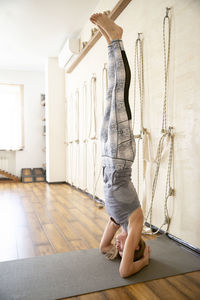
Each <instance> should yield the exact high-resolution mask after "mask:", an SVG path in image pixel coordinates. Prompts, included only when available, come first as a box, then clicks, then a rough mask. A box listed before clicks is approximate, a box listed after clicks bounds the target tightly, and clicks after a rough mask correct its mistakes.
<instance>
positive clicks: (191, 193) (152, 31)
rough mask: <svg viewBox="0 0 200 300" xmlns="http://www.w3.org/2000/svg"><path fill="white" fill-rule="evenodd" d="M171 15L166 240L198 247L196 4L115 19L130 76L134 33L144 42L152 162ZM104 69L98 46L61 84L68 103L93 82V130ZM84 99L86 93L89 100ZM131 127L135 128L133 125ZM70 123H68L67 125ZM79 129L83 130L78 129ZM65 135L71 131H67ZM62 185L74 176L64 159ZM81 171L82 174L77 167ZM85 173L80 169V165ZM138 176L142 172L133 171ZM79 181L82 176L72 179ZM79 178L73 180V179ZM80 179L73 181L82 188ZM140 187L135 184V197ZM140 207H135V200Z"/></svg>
mask: <svg viewBox="0 0 200 300" xmlns="http://www.w3.org/2000/svg"><path fill="white" fill-rule="evenodd" d="M116 3H117V1H116V0H112V1H109V3H108V1H105V0H101V1H100V2H99V4H98V6H97V8H96V9H95V11H97V12H98V11H104V10H111V9H112V8H113V7H114V5H115V4H116ZM166 7H171V8H172V10H171V12H170V14H171V16H172V40H171V63H170V80H169V98H168V104H167V124H168V126H174V128H175V140H174V165H173V173H174V174H173V175H174V182H173V185H172V186H174V188H175V192H176V195H175V197H170V199H169V201H168V206H169V212H170V217H171V218H172V219H171V225H170V228H169V232H170V233H171V234H173V235H175V236H177V237H179V238H181V239H183V240H185V241H186V242H189V243H191V244H193V245H194V246H196V247H200V238H199V232H198V229H199V224H200V223H199V211H200V201H199V195H200V185H199V181H200V171H199V166H200V156H199V153H200V143H199V140H200V139H199V138H200V134H199V128H200V118H199V114H200V101H199V98H200V89H199V86H200V76H199V71H200V54H199V53H200V41H199V38H198V37H199V36H200V18H199V16H200V1H198V0H182V1H176V0H165V1H163V0H152V1H146V0H134V1H132V2H131V3H130V4H129V5H128V7H127V8H126V9H125V10H124V12H122V14H121V15H120V16H119V17H118V19H117V20H116V22H117V23H118V24H119V25H121V26H122V27H123V29H124V35H123V41H124V45H125V49H126V52H127V56H128V59H129V63H130V66H131V70H132V76H133V71H134V54H135V52H134V51H135V50H134V48H135V40H136V39H137V36H138V32H142V33H143V38H144V80H145V100H144V127H145V128H147V129H148V131H149V132H150V135H151V140H152V144H151V146H152V152H153V158H155V157H156V150H157V146H158V142H159V139H160V137H161V133H160V130H161V125H162V106H163V96H164V65H163V44H162V43H163V37H162V22H163V18H164V16H165V8H166ZM91 27H93V26H92V25H90V24H89V23H88V24H86V26H85V28H84V30H83V32H82V34H81V38H82V41H84V40H88V39H89V37H90V28H91ZM106 61H107V50H106V42H105V41H104V39H103V38H101V39H100V40H99V41H98V42H97V44H96V45H95V46H94V47H93V48H92V49H91V51H90V52H89V53H88V54H87V56H86V57H85V58H84V59H83V61H82V62H81V63H80V64H79V65H78V66H77V68H76V69H75V70H74V71H73V72H72V73H71V74H70V75H67V76H66V93H67V101H69V99H70V97H71V95H74V93H75V90H76V89H77V88H78V89H79V91H80V101H81V99H82V96H81V93H82V89H83V83H84V81H86V82H87V86H88V90H89V87H90V79H91V76H92V74H93V73H95V74H96V77H97V111H98V114H97V127H98V130H100V126H101V118H102V115H101V103H102V102H101V101H102V83H101V78H102V68H103V65H104V63H105V62H106ZM88 97H89V93H88ZM130 104H131V108H132V109H133V77H132V83H131V88H130ZM137 122H138V121H137ZM69 123H70V122H69ZM136 125H137V126H136V127H138V124H136ZM82 126H85V124H82ZM68 129H69V130H70V128H68ZM91 157H92V148H91V147H90V146H89V147H88V154H87V158H88V160H87V170H88V171H87V178H88V180H89V184H88V190H89V192H90V193H92V189H93V170H92V166H91ZM67 162H68V163H67V180H68V181H70V172H71V170H75V165H76V161H75V159H74V157H70V155H69V152H67ZM79 167H80V169H81V166H79ZM82 167H84V165H82ZM95 169H96V172H98V170H99V169H100V146H98V157H97V160H96V168H95ZM140 172H142V169H141V170H140ZM166 173H167V160H165V161H163V162H162V164H161V167H160V174H159V180H158V189H157V192H156V195H155V200H154V202H155V204H154V207H153V224H154V225H155V226H158V227H159V226H160V225H161V223H162V221H163V215H164V213H163V206H164V194H165V181H166ZM79 174H81V173H79ZM154 174H155V164H153V163H149V164H148V169H147V173H146V181H147V186H146V191H147V206H149V204H150V200H151V192H152V182H153V176H154ZM132 175H133V176H132V177H133V182H134V184H135V185H136V183H137V169H136V163H135V164H134V167H133V174H132ZM79 176H80V175H79ZM81 180H82V179H80V181H81ZM142 189H143V184H142V182H140V191H141V190H142ZM97 196H98V197H100V198H103V183H102V178H100V180H99V183H98V185H97ZM139 196H140V201H142V194H140V195H139Z"/></svg>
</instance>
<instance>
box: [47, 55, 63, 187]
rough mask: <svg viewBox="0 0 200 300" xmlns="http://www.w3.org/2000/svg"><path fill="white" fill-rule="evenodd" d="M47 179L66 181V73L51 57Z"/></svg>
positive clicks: (48, 83) (49, 69)
mask: <svg viewBox="0 0 200 300" xmlns="http://www.w3.org/2000/svg"><path fill="white" fill-rule="evenodd" d="M45 95H46V100H45V101H46V178H47V181H48V182H63V181H65V73H64V70H63V69H61V68H59V66H58V59H57V58H54V57H49V58H48V59H47V62H46V69H45Z"/></svg>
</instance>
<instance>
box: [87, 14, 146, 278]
mask: <svg viewBox="0 0 200 300" xmlns="http://www.w3.org/2000/svg"><path fill="white" fill-rule="evenodd" d="M90 20H91V22H93V23H94V24H96V25H97V26H98V28H99V29H100V31H101V33H102V35H103V36H104V37H105V38H106V40H107V42H108V90H107V96H106V109H105V114H104V119H103V124H102V129H101V145H102V166H103V180H104V195H105V206H106V210H107V212H108V214H109V216H110V219H109V221H108V223H107V225H106V228H105V230H104V233H103V236H102V239H101V243H100V250H101V251H102V253H105V254H106V255H107V257H108V258H110V259H112V258H114V257H116V255H117V254H118V252H119V254H120V255H121V257H122V259H121V263H120V270H119V271H120V275H121V276H122V277H128V276H130V275H132V274H134V273H136V272H138V271H139V270H140V269H142V268H143V267H144V266H146V265H148V263H149V256H150V248H149V247H148V246H146V245H145V243H144V242H143V240H142V239H141V233H142V228H143V221H144V217H143V212H142V209H141V206H140V202H139V199H138V195H137V193H136V191H135V188H134V186H133V183H132V181H131V166H132V164H133V161H134V158H135V140H134V136H133V132H132V129H131V110H130V106H129V101H128V92H129V86H130V77H131V73H130V67H129V64H128V60H127V57H126V53H125V51H124V47H123V42H122V40H121V38H122V33H123V30H122V28H121V27H119V26H118V25H116V24H115V23H114V22H113V21H112V20H111V19H110V18H109V17H108V16H107V15H106V14H101V13H97V14H93V15H92V16H91V18H90ZM119 227H122V232H121V233H120V234H119V235H117V238H116V246H115V245H113V244H112V240H113V237H114V236H115V233H116V232H117V230H118V229H119ZM137 254H139V255H137Z"/></svg>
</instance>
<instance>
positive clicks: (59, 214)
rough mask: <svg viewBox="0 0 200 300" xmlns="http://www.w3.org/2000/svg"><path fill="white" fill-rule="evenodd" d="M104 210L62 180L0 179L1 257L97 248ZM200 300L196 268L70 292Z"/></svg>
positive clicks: (115, 297)
mask: <svg viewBox="0 0 200 300" xmlns="http://www.w3.org/2000/svg"><path fill="white" fill-rule="evenodd" d="M107 219H108V217H107V214H106V212H105V210H104V208H103V209H99V208H98V207H97V206H96V205H95V203H94V202H93V201H92V200H91V199H89V198H88V197H87V196H86V195H84V194H82V193H81V192H79V191H77V190H75V189H73V188H71V187H70V186H68V185H67V184H46V183H26V184H24V183H20V182H19V183H14V182H0V244H1V247H0V261H6V260H12V259H18V258H26V257H33V256H38V255H48V254H53V253H61V252H67V251H76V250H80V249H89V248H97V247H98V246H99V242H100V239H101V235H102V232H103V229H104V226H105V224H106V222H107ZM68 299H77V300H78V299H79V300H86V299H89V300H93V299H94V300H100V299H101V300H103V299H104V300H106V299H109V300H118V299H120V300H128V299H137V300H157V299H162V300H165V299H169V300H179V299H180V300H182V299H185V300H186V299H187V300H188V299H193V300H198V299H200V272H192V273H187V274H184V275H179V276H173V277H168V278H165V279H159V280H153V281H148V282H146V283H139V284H135V285H130V286H127V287H123V288H116V289H110V290H106V291H103V292H98V293H92V294H88V295H82V296H79V297H72V298H68Z"/></svg>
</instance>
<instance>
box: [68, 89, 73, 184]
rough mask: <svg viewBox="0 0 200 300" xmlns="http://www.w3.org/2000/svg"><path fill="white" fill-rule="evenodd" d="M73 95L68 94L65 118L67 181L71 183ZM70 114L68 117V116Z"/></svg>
mask: <svg viewBox="0 0 200 300" xmlns="http://www.w3.org/2000/svg"><path fill="white" fill-rule="evenodd" d="M72 104H73V96H72V94H71V95H70V99H69V100H68V105H67V120H68V123H67V124H68V125H67V146H68V151H69V152H68V158H69V160H68V164H69V167H68V170H70V172H68V182H69V183H70V184H71V185H73V184H74V181H73V173H72V170H73V168H72V161H73V157H72V153H73V151H72V150H73V149H72V148H73V131H72V129H73V128H72V126H71V124H73V117H74V116H73V110H72V108H73V106H72ZM69 116H70V117H69Z"/></svg>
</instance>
